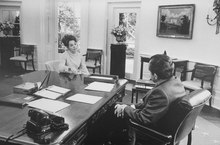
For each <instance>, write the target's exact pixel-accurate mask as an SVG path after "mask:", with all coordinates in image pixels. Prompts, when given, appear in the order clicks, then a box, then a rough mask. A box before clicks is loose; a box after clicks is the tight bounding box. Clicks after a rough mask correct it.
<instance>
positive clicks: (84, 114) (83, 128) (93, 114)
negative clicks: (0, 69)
mask: <svg viewBox="0 0 220 145" xmlns="http://www.w3.org/2000/svg"><path fill="white" fill-rule="evenodd" d="M47 74H48V71H35V72H32V73H28V74H25V75H23V76H20V77H16V78H10V79H8V81H7V80H6V82H8V83H9V82H10V87H11V89H12V88H13V86H15V85H18V84H21V83H23V82H37V81H42V80H43V79H44V78H45V76H46V75H47ZM9 80H10V81H9ZM126 83H127V80H125V79H120V80H119V83H118V84H116V85H115V86H114V88H113V90H112V91H111V92H97V91H87V90H84V88H85V86H86V84H84V83H83V76H82V75H78V76H76V77H74V78H73V79H70V78H69V77H68V76H67V75H64V74H58V73H56V72H51V75H50V77H49V80H48V82H47V84H46V86H49V85H53V84H55V85H57V86H61V87H65V88H69V89H71V92H70V93H68V94H67V96H64V97H61V98H59V99H58V100H60V101H63V102H67V103H69V104H71V105H70V106H68V107H67V108H64V109H63V110H60V111H59V112H57V114H59V115H61V116H63V117H64V118H65V122H66V123H67V124H69V129H68V130H66V131H64V132H53V133H50V134H49V136H51V144H56V145H57V144H58V145H60V144H61V145H62V144H65V145H66V144H73V145H75V144H77V145H79V144H82V143H83V141H84V140H85V138H86V136H87V132H88V130H89V126H92V124H93V123H95V122H96V121H97V120H98V119H99V118H100V116H102V115H103V114H104V113H105V112H106V111H107V109H108V107H110V106H111V105H112V104H113V103H115V102H116V101H118V100H120V99H122V97H123V96H124V93H125V85H126ZM76 93H83V94H89V95H95V96H101V97H103V98H102V99H101V100H99V101H98V102H97V103H96V104H93V105H91V104H86V103H80V102H72V101H68V100H66V98H67V97H69V96H71V95H73V94H76ZM1 94H2V93H1V92H0V96H1ZM9 94H10V92H9ZM0 110H1V111H0V115H1V118H0V140H1V141H5V139H7V138H8V137H9V136H10V135H11V134H14V133H16V132H18V131H19V130H21V129H22V128H23V125H24V124H25V123H26V122H27V121H28V120H29V117H28V110H29V108H28V107H25V108H23V109H20V108H15V107H10V106H0ZM11 142H13V143H18V144H22V145H35V144H36V143H34V142H33V140H32V138H29V137H28V136H27V134H24V135H22V136H20V137H18V138H16V139H14V140H13V141H11ZM0 144H1V143H0Z"/></svg>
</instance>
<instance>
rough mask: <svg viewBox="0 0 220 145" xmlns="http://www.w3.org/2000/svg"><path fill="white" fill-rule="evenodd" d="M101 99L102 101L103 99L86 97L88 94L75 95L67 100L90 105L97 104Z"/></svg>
mask: <svg viewBox="0 0 220 145" xmlns="http://www.w3.org/2000/svg"><path fill="white" fill-rule="evenodd" d="M100 99H102V97H98V96H92V95H86V94H75V95H73V96H70V97H68V98H67V100H70V101H76V102H83V103H88V104H95V103H96V102H98V101H99V100H100Z"/></svg>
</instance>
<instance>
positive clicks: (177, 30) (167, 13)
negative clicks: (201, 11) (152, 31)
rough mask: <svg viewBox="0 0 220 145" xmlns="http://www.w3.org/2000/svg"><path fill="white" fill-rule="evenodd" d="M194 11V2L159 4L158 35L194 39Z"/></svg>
mask: <svg viewBox="0 0 220 145" xmlns="http://www.w3.org/2000/svg"><path fill="white" fill-rule="evenodd" d="M194 13H195V5H194V4H184V5H163V6H159V8H158V18H157V36H158V37H165V38H179V39H192V34H193V21H194Z"/></svg>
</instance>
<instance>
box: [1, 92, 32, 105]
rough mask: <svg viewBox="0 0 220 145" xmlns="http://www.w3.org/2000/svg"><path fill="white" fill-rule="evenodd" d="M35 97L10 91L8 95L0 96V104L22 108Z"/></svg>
mask: <svg viewBox="0 0 220 145" xmlns="http://www.w3.org/2000/svg"><path fill="white" fill-rule="evenodd" d="M35 99H36V97H34V96H30V95H26V94H16V93H12V94H10V95H7V96H4V97H0V104H1V105H4V106H13V107H18V108H23V107H25V106H26V105H27V103H28V102H30V101H33V100H35Z"/></svg>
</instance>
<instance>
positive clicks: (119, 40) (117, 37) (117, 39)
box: [115, 36, 126, 43]
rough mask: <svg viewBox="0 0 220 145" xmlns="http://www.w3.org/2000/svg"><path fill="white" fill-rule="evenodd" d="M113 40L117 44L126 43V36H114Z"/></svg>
mask: <svg viewBox="0 0 220 145" xmlns="http://www.w3.org/2000/svg"><path fill="white" fill-rule="evenodd" d="M115 38H116V41H117V42H118V43H121V42H125V41H126V36H116V37H115Z"/></svg>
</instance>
